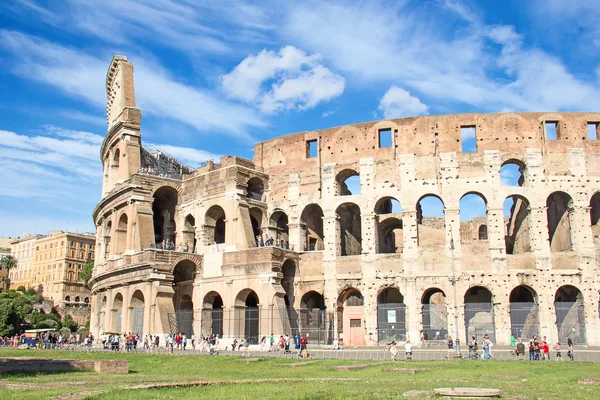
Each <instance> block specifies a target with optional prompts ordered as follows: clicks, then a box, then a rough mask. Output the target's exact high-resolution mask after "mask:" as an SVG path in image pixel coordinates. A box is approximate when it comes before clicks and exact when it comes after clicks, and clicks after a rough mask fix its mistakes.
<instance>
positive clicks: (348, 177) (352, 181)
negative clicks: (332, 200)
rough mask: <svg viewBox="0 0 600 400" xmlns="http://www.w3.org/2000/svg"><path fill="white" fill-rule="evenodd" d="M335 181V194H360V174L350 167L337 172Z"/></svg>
mask: <svg viewBox="0 0 600 400" xmlns="http://www.w3.org/2000/svg"><path fill="white" fill-rule="evenodd" d="M335 182H336V189H335V194H336V195H338V196H350V195H356V194H360V175H359V173H358V172H356V171H354V170H352V169H345V170H343V171H341V172H340V173H339V174H337V176H336V178H335Z"/></svg>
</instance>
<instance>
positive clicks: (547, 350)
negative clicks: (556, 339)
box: [540, 340, 550, 360]
mask: <svg viewBox="0 0 600 400" xmlns="http://www.w3.org/2000/svg"><path fill="white" fill-rule="evenodd" d="M540 349H541V351H542V354H543V358H542V359H543V360H550V347H548V343H546V341H545V340H544V341H542V343H541V345H540Z"/></svg>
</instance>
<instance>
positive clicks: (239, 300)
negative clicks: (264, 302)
mask: <svg viewBox="0 0 600 400" xmlns="http://www.w3.org/2000/svg"><path fill="white" fill-rule="evenodd" d="M235 307H236V308H235V311H236V318H235V321H236V327H235V332H236V334H237V335H239V336H240V337H243V338H245V339H246V340H247V341H248V342H249V343H250V344H258V336H259V325H260V319H259V318H260V309H259V301H258V295H257V294H256V292H255V291H254V290H251V289H244V290H242V291H241V292H240V293H238V295H237V297H236V299H235Z"/></svg>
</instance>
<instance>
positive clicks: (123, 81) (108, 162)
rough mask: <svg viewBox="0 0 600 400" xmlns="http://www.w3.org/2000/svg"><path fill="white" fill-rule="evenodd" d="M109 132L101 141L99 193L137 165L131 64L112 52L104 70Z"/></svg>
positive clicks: (136, 115) (137, 133) (137, 118)
mask: <svg viewBox="0 0 600 400" xmlns="http://www.w3.org/2000/svg"><path fill="white" fill-rule="evenodd" d="M106 97H107V104H106V117H107V122H108V133H107V135H106V138H105V139H104V142H103V143H102V149H101V157H102V165H103V171H104V180H103V182H102V196H103V197H104V196H105V195H106V194H107V193H109V192H110V191H111V190H113V189H114V188H115V186H116V185H117V184H118V183H120V182H123V181H124V180H126V179H127V178H129V177H130V176H131V175H132V174H134V173H135V172H137V171H138V170H139V168H140V142H141V136H140V121H141V118H142V114H141V112H140V109H139V108H136V106H135V90H134V85H133V64H132V63H130V62H129V61H127V57H125V56H120V55H115V56H114V57H113V59H112V62H111V63H110V67H109V69H108V73H107V74H106Z"/></svg>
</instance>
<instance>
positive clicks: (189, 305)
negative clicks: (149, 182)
mask: <svg viewBox="0 0 600 400" xmlns="http://www.w3.org/2000/svg"><path fill="white" fill-rule="evenodd" d="M193 309H194V302H193V301H192V298H191V297H190V296H189V295H187V294H186V295H184V296H182V297H181V301H180V302H179V304H178V305H176V307H175V310H176V311H192V310H193Z"/></svg>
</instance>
